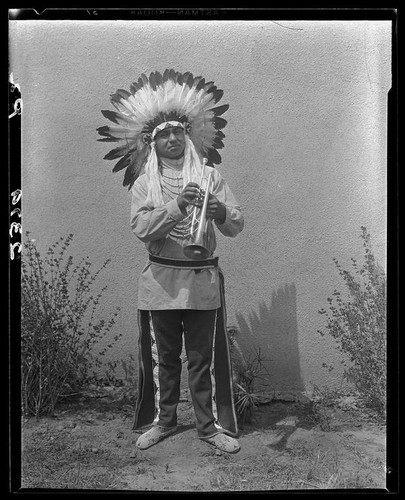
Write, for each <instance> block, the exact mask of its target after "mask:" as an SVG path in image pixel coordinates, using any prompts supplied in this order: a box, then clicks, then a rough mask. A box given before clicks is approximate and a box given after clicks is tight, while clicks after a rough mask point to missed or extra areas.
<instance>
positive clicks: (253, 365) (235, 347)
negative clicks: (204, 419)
mask: <svg viewBox="0 0 405 500" xmlns="http://www.w3.org/2000/svg"><path fill="white" fill-rule="evenodd" d="M235 333H236V331H235V329H234V328H228V338H229V340H230V347H231V349H230V351H231V360H232V371H233V391H234V401H235V410H236V414H237V416H238V420H239V422H240V424H241V425H243V424H245V423H250V422H251V421H252V416H253V412H254V410H255V408H256V407H257V406H258V404H259V403H260V396H259V394H257V393H256V392H255V382H256V380H257V379H258V378H259V377H260V376H261V374H262V372H263V370H264V365H263V361H264V359H263V357H262V355H261V351H260V348H259V349H257V350H256V351H255V352H253V353H249V354H248V355H247V356H245V355H244V354H243V352H242V350H241V348H240V346H239V344H238V342H237V341H236V338H235Z"/></svg>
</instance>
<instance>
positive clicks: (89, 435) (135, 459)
mask: <svg viewBox="0 0 405 500" xmlns="http://www.w3.org/2000/svg"><path fill="white" fill-rule="evenodd" d="M132 418H133V402H132V401H131V400H130V399H128V397H127V394H126V393H125V392H124V390H123V389H122V388H115V387H97V386H92V387H90V388H89V390H88V391H86V393H84V394H82V395H80V396H76V397H70V398H69V400H66V401H65V402H64V403H63V404H62V405H61V406H60V407H59V408H58V410H57V412H56V414H55V416H54V417H52V418H40V419H38V420H37V419H35V418H24V419H23V432H22V487H23V488H24V489H38V488H40V489H57V490H61V489H65V490H81V489H83V490H89V489H90V490H115V491H119V490H123V491H128V490H130V491H163V492H164V491H166V492H173V491H179V492H184V491H191V492H193V491H194V492H213V491H222V492H225V491H263V490H273V491H277V490H278V491H284V490H304V489H305V490H319V489H370V488H372V489H376V488H377V489H384V488H385V449H386V445H385V427H383V426H381V425H378V424H377V423H375V422H373V420H372V419H370V418H368V417H367V415H365V414H364V412H362V411H360V410H359V409H358V407H357V405H356V402H355V400H353V398H351V397H350V396H347V397H345V398H342V399H341V400H340V401H339V402H338V403H337V404H335V405H334V406H333V407H327V408H326V407H325V408H322V407H320V406H318V407H314V405H313V404H312V405H311V404H310V402H308V401H305V400H301V401H294V398H290V400H285V399H284V400H280V399H277V398H274V397H268V398H263V399H262V403H261V404H260V405H259V406H258V407H257V409H256V410H255V412H254V418H253V421H252V422H251V423H249V424H244V425H243V426H242V428H241V429H240V437H239V442H240V444H241V451H240V452H239V453H237V454H234V455H229V454H225V453H222V454H221V453H220V452H218V451H216V450H215V449H214V448H213V447H212V446H210V445H209V444H207V443H205V442H202V441H201V440H199V439H198V438H197V434H196V429H195V426H194V416H193V410H192V405H191V401H190V397H189V394H188V391H187V390H184V391H183V393H182V398H181V402H180V405H179V429H178V432H177V433H176V434H174V435H172V436H170V437H168V438H167V439H165V440H164V441H162V442H160V443H159V444H157V445H156V446H154V447H152V448H149V449H148V450H145V451H140V450H137V449H136V447H135V442H136V439H137V437H138V436H139V434H137V433H135V432H134V431H133V430H132Z"/></svg>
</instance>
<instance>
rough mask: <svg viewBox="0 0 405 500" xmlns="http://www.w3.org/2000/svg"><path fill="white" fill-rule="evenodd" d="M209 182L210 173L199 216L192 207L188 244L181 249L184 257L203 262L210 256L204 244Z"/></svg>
mask: <svg viewBox="0 0 405 500" xmlns="http://www.w3.org/2000/svg"><path fill="white" fill-rule="evenodd" d="M206 163H207V159H206V158H204V160H203V169H202V174H201V181H200V186H201V183H202V180H203V178H204V172H205V165H206ZM211 181H212V172H210V173H209V175H208V179H207V186H206V188H205V193H204V200H203V204H202V207H201V211H200V214H199V215H198V211H199V210H200V209H199V208H198V207H194V210H193V216H192V220H191V225H190V233H189V236H188V239H187V241H188V244H187V245H185V246H184V248H183V252H184V255H185V256H186V257H187V258H189V259H193V260H203V259H206V258H207V257H208V256H209V254H210V251H209V249H208V246H207V242H206V239H207V235H206V228H207V218H206V214H207V206H208V199H209V196H210V188H211Z"/></svg>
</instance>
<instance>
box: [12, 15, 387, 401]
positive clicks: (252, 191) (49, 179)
mask: <svg viewBox="0 0 405 500" xmlns="http://www.w3.org/2000/svg"><path fill="white" fill-rule="evenodd" d="M278 23H279V24H276V23H272V22H270V21H255V22H248V21H241V22H234V21H232V22H231V21H225V22H224V21H223V22H216V21H210V22H205V21H197V22H184V21H183V22H169V21H159V22H155V21H141V22H120V21H115V22H91V23H90V22H84V21H82V22H75V21H73V22H71V21H55V22H50V21H47V22H41V21H14V22H11V23H10V71H12V72H13V77H14V81H15V82H17V83H19V84H20V86H21V91H22V98H23V147H22V155H23V171H22V191H23V198H22V206H23V229H24V230H30V231H31V233H32V237H34V238H36V240H37V243H38V244H39V246H40V248H42V249H44V250H45V249H46V248H47V247H48V246H49V245H50V244H51V243H53V242H54V241H55V240H56V239H58V238H59V237H61V236H65V235H67V234H68V233H74V242H73V244H72V246H71V251H72V252H73V253H74V256H77V257H81V256H86V255H89V256H90V258H91V260H92V262H94V264H95V265H99V264H101V263H102V262H103V261H104V260H105V259H106V258H112V264H111V265H110V266H109V267H108V269H107V270H106V271H105V272H104V274H103V280H104V282H105V283H106V284H108V292H107V295H106V303H105V311H106V312H108V311H109V310H110V309H111V310H112V309H113V307H114V306H115V305H119V306H120V307H121V308H122V311H121V315H120V317H119V321H118V322H117V324H116V327H115V330H114V331H113V332H111V337H113V336H114V335H115V333H118V332H121V333H122V334H123V337H122V339H121V340H120V341H119V342H118V343H117V344H116V345H115V347H114V349H113V351H112V352H111V359H120V358H122V359H127V358H128V356H129V355H130V354H132V355H134V356H136V349H137V326H136V295H137V279H138V275H139V273H140V271H141V269H142V267H143V266H144V264H145V261H146V253H145V250H144V248H143V244H142V243H140V242H139V241H137V240H136V238H135V236H134V235H133V234H132V233H131V230H130V227H129V207H130V197H129V194H128V192H127V190H126V189H125V188H123V187H122V176H121V175H120V174H114V175H113V174H112V173H111V169H112V166H113V164H114V162H111V163H109V162H107V161H104V160H103V156H104V155H105V154H106V153H107V151H109V149H110V148H109V145H108V144H103V143H100V142H97V138H98V135H97V133H96V128H97V127H99V126H101V125H105V124H106V120H105V119H104V118H103V116H102V115H101V113H100V110H101V109H111V107H110V104H109V95H110V94H111V93H113V92H114V91H115V90H116V89H117V88H129V85H130V83H131V82H132V81H134V80H136V79H137V78H138V77H139V75H140V74H141V73H142V72H145V73H147V74H148V73H149V72H150V71H154V70H159V71H161V72H162V71H164V69H165V68H174V69H176V70H178V71H191V72H192V73H193V74H194V75H203V76H204V77H205V78H206V79H207V80H213V81H215V83H216V84H217V85H218V87H220V88H222V89H224V91H225V94H224V98H223V101H221V102H223V103H229V104H230V109H229V111H228V112H227V113H226V115H224V117H225V118H226V119H227V120H228V125H227V127H226V128H225V130H224V132H225V134H226V138H225V148H224V149H223V150H222V153H221V154H222V158H223V163H222V165H221V166H220V167H219V168H220V171H221V173H222V174H223V175H224V176H225V178H226V179H227V181H228V183H229V185H230V187H231V189H232V191H233V192H234V194H235V195H236V197H237V198H238V200H239V201H240V203H241V205H242V206H243V210H244V215H245V229H244V231H243V233H241V234H240V235H239V236H238V237H237V238H236V239H235V240H233V239H227V238H224V237H222V236H221V235H219V237H218V239H219V249H218V255H219V256H220V261H221V267H222V268H223V270H224V272H225V277H226V286H227V308H228V317H229V324H230V325H236V326H237V327H238V328H239V330H240V333H239V334H238V339H239V342H240V343H241V344H242V346H243V348H244V349H247V348H253V347H255V346H256V347H260V348H261V351H262V354H263V356H264V357H265V358H267V359H268V360H269V361H268V363H267V370H268V380H267V382H266V383H267V384H268V387H269V388H274V389H277V390H282V391H288V390H303V389H307V390H309V389H310V388H311V385H312V384H313V383H316V384H322V385H323V384H329V385H334V384H338V383H339V382H340V375H341V372H340V371H339V366H340V364H339V357H338V355H337V353H336V351H335V350H334V349H332V347H331V345H330V343H328V342H327V341H325V340H322V338H321V337H320V336H319V335H318V334H317V332H316V331H317V329H318V328H320V327H321V326H322V323H321V320H322V317H321V316H320V315H319V314H318V310H319V309H320V308H322V307H324V306H326V305H327V304H326V297H327V296H329V295H330V294H331V292H332V291H333V290H334V288H335V287H336V286H337V285H339V283H340V281H339V277H338V275H337V272H336V270H335V267H334V265H333V262H332V258H333V257H336V258H338V259H339V260H340V261H341V262H342V263H343V264H347V265H348V264H349V262H350V258H351V257H355V258H360V257H361V255H362V247H361V241H360V238H359V235H360V226H361V225H364V226H366V227H367V228H368V230H369V231H370V233H371V236H372V243H373V248H374V253H375V254H376V256H377V259H378V260H379V262H380V263H381V264H382V265H385V256H386V254H385V250H386V234H385V227H386V119H387V108H386V104H387V92H388V90H389V88H390V84H391V74H390V69H391V68H390V64H391V60H390V58H391V47H390V41H391V38H390V37H391V25H390V22H387V21H372V22H371V21H369V22H366V21H365V22H357V21H356V22H354V21H345V22H335V21H326V22H319V21H318V22H309V21H305V22H304V21H301V22H292V21H285V22H284V23H282V22H278ZM280 24H282V25H283V26H284V27H283V26H280ZM324 362H326V363H328V364H334V365H335V366H336V369H335V370H333V371H332V372H328V371H327V370H325V369H324V368H322V363H324Z"/></svg>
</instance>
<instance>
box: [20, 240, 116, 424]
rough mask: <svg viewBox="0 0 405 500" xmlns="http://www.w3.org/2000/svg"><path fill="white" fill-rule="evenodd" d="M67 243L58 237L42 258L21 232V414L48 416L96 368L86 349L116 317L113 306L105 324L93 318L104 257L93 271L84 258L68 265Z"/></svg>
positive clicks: (93, 359)
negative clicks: (67, 393) (109, 317)
mask: <svg viewBox="0 0 405 500" xmlns="http://www.w3.org/2000/svg"><path fill="white" fill-rule="evenodd" d="M72 239H73V235H72V234H69V235H68V236H67V237H65V238H63V237H62V238H60V240H59V241H57V242H56V243H54V244H53V245H52V246H51V247H49V248H48V251H47V253H46V256H45V257H44V258H42V257H41V255H40V252H39V251H38V249H37V246H36V244H35V240H32V239H30V233H29V232H27V233H26V241H25V242H24V247H23V258H22V263H21V271H22V274H21V361H22V370H21V373H22V379H21V382H22V388H21V390H22V404H23V411H24V413H25V414H27V415H35V416H37V417H38V416H39V415H52V414H53V413H54V409H55V405H56V403H57V401H58V399H59V398H60V397H61V396H62V395H63V394H64V393H66V391H70V392H71V391H72V389H73V390H75V388H76V389H77V387H79V386H80V384H81V383H82V382H83V380H84V379H85V377H86V375H87V373H88V370H89V368H90V366H96V367H97V366H100V364H101V361H100V359H99V358H96V357H94V355H93V353H92V348H93V346H95V344H96V343H97V342H99V341H100V340H101V339H102V338H104V337H105V336H106V335H108V333H109V332H110V330H111V328H112V326H113V325H114V323H115V319H116V316H117V315H118V311H119V307H117V308H116V310H115V312H114V314H113V315H112V317H111V319H109V320H108V321H106V320H105V319H96V318H98V308H99V307H100V301H101V299H102V296H103V294H104V292H105V290H106V288H107V286H104V287H102V288H101V290H100V291H99V292H98V293H96V292H95V291H93V290H94V286H95V285H96V282H97V279H98V278H99V275H100V272H101V271H102V270H103V269H104V268H105V267H106V266H107V265H108V263H109V259H108V260H106V261H105V262H104V263H103V264H102V266H101V267H100V268H99V269H98V270H97V271H95V272H91V267H92V264H91V262H90V261H89V260H88V258H83V259H81V260H80V262H79V263H78V264H74V262H73V257H71V256H69V257H67V258H66V251H67V249H68V247H69V245H70V243H71V241H72ZM119 336H120V335H116V336H115V338H114V340H118V338H119ZM108 347H112V344H111V343H110V344H109V345H108ZM106 349H107V348H104V349H103V350H101V351H100V353H99V355H103V354H105V352H106Z"/></svg>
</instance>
